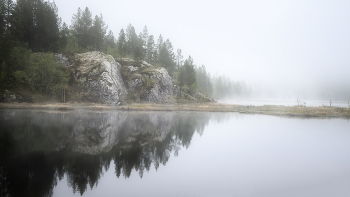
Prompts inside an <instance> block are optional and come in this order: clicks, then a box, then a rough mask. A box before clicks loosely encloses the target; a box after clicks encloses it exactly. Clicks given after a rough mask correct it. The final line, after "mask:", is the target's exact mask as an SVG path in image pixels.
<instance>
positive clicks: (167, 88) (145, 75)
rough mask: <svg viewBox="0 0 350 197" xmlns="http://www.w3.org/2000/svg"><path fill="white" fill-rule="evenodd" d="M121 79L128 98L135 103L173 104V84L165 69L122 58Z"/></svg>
mask: <svg viewBox="0 0 350 197" xmlns="http://www.w3.org/2000/svg"><path fill="white" fill-rule="evenodd" d="M118 61H120V63H121V64H122V77H123V79H124V82H125V84H126V85H127V89H128V93H129V94H130V96H129V98H131V100H132V101H136V102H151V103H174V102H176V101H175V97H174V84H173V80H172V78H171V77H170V76H169V74H168V72H167V70H166V69H165V68H162V67H161V68H156V67H154V66H152V65H150V64H148V63H147V62H145V61H140V62H137V61H134V60H132V59H128V58H123V59H121V60H118Z"/></svg>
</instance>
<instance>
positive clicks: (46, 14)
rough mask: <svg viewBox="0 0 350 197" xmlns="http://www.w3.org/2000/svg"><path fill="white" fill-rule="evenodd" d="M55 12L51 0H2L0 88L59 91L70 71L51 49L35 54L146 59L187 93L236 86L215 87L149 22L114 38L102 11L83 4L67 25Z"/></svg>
mask: <svg viewBox="0 0 350 197" xmlns="http://www.w3.org/2000/svg"><path fill="white" fill-rule="evenodd" d="M57 13H58V8H57V6H56V5H55V3H54V2H50V1H44V0H17V1H15V2H14V1H12V0H0V35H1V37H0V90H1V91H3V90H4V89H11V90H21V89H26V88H29V89H30V90H31V91H34V92H36V93H39V94H44V95H48V96H51V97H57V96H59V94H60V93H59V91H58V90H59V89H61V88H59V87H64V86H67V83H68V80H67V77H68V76H67V74H66V73H65V72H64V69H63V67H62V66H61V65H58V64H55V63H54V62H55V60H54V58H53V55H42V54H41V55H38V54H40V53H63V54H67V55H69V54H74V53H81V52H88V51H102V52H104V53H107V54H110V55H112V56H113V57H114V58H132V59H135V60H137V61H142V60H144V61H146V62H148V63H150V64H152V65H155V66H156V67H164V68H166V70H167V71H168V73H169V75H170V76H172V78H173V80H174V83H175V84H176V85H178V86H180V88H181V89H182V90H183V91H185V92H186V93H189V94H191V95H194V94H195V93H196V92H202V93H204V94H205V95H208V96H214V97H216V98H220V97H221V96H222V95H221V94H218V92H221V91H223V92H234V90H233V89H232V88H233V86H232V87H230V86H225V87H226V88H231V89H232V90H228V89H220V90H219V89H217V88H218V87H220V88H222V86H217V85H215V84H214V83H213V81H212V80H213V79H212V78H211V76H210V74H209V73H207V71H206V69H205V67H204V66H200V67H197V66H196V65H195V64H194V62H193V59H192V58H191V57H190V56H189V57H188V58H187V59H186V60H183V56H182V51H181V49H177V51H176V52H177V53H176V54H175V53H174V49H173V46H172V43H171V42H170V40H169V39H164V38H163V36H162V35H160V36H159V37H158V39H157V38H156V37H155V36H153V35H150V34H149V33H148V29H147V26H145V27H144V29H143V31H142V32H140V33H139V34H137V33H136V30H135V28H134V27H133V26H132V25H131V24H129V25H128V26H127V28H126V29H125V30H124V29H121V30H120V32H119V35H118V37H117V38H116V37H114V34H113V32H112V31H108V29H107V28H108V26H107V25H106V24H105V22H104V20H103V16H102V14H100V15H96V16H94V17H93V14H92V13H91V11H90V10H89V8H87V7H86V8H85V9H81V8H78V10H77V12H76V13H75V14H73V16H72V20H71V25H70V26H69V27H68V25H67V24H66V23H65V22H62V21H61V18H59V16H58V14H57ZM155 39H157V40H155ZM33 53H35V54H36V55H34V54H33ZM58 84H59V85H58ZM236 92H237V91H236ZM61 93H62V92H61ZM213 94H214V95H213ZM225 96H227V95H225Z"/></svg>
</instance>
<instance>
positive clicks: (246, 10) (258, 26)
mask: <svg viewBox="0 0 350 197" xmlns="http://www.w3.org/2000/svg"><path fill="white" fill-rule="evenodd" d="M55 2H56V4H57V6H58V9H59V15H60V17H62V20H63V21H64V22H66V23H68V24H70V22H71V18H72V15H73V14H74V13H76V11H77V9H78V7H81V8H82V9H84V8H85V7H86V6H87V7H88V8H89V9H90V10H91V12H92V13H93V15H99V14H100V13H102V15H103V17H104V20H105V22H106V24H108V27H109V30H112V31H113V32H114V35H115V36H116V37H117V36H118V34H119V31H120V29H121V28H124V29H125V28H126V27H127V25H128V24H129V23H131V24H132V25H133V26H134V27H135V29H136V32H137V34H138V33H139V32H140V31H142V29H143V27H144V26H145V25H147V27H148V31H149V33H150V34H152V35H154V36H155V38H156V39H158V37H159V34H162V36H163V38H165V39H167V38H169V39H170V41H171V42H172V44H173V46H174V50H175V51H176V49H178V48H180V49H182V51H183V54H184V55H185V56H186V57H187V56H188V55H191V56H192V57H193V59H194V62H195V63H196V64H197V65H205V66H206V68H207V70H208V71H210V72H211V73H212V74H215V73H218V74H226V75H228V76H230V77H232V78H233V79H235V80H245V81H246V82H247V83H248V84H252V85H253V86H257V84H259V85H260V86H269V85H275V86H280V87H283V88H290V87H295V88H304V89H306V91H307V89H312V88H315V87H316V86H322V85H323V84H329V83H333V84H336V85H339V86H340V84H343V85H344V84H346V85H347V90H349V87H350V79H349V76H350V11H349V10H350V1H348V0H343V1H340V0H329V1H325V0H314V1H311V0H309V1H307V0H301V1H298V0H292V1H287V0H283V1H282V0H276V1H258V0H257V1H242V0H239V1H233V0H231V1H228V0H227V1H223V0H216V1H205V0H202V1H190V0H186V1H185V0H177V1H164V0H163V1H161V0H146V1H145V0H143V1H142V0H119V1H112V0H98V1H93V0H74V1H69V0H55Z"/></svg>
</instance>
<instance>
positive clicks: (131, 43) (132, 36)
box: [126, 24, 137, 56]
mask: <svg viewBox="0 0 350 197" xmlns="http://www.w3.org/2000/svg"><path fill="white" fill-rule="evenodd" d="M136 45H137V35H136V32H135V28H134V27H133V26H132V25H131V24H129V25H128V27H127V29H126V49H127V50H126V52H127V54H128V55H130V56H134V51H135V48H136Z"/></svg>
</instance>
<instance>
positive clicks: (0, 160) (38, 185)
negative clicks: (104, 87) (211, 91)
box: [0, 110, 232, 196]
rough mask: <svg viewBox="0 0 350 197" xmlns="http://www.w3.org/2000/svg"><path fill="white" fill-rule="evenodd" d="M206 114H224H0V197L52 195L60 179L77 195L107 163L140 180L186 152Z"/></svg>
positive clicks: (220, 117) (94, 183)
mask: <svg viewBox="0 0 350 197" xmlns="http://www.w3.org/2000/svg"><path fill="white" fill-rule="evenodd" d="M231 115H232V114H231ZM212 116H214V119H215V120H216V121H222V120H225V119H226V117H225V116H227V114H220V113H216V114H215V113H214V114H210V113H192V112H191V113H186V112H181V113H176V112H157V113H149V112H133V113H129V112H103V113H97V112H89V111H74V112H68V113H59V112H57V113H55V112H43V111H26V110H17V111H0V154H1V157H0V192H1V194H0V195H1V196H52V195H53V188H54V187H55V186H56V185H57V182H58V181H59V180H61V179H62V178H63V177H64V175H66V176H67V180H68V186H69V187H71V188H72V190H73V191H74V192H79V193H80V194H81V195H83V193H84V192H85V191H86V190H87V189H88V188H89V187H90V188H91V189H92V188H93V187H94V186H97V184H98V181H99V179H100V178H101V176H102V173H103V170H104V171H107V170H108V169H109V167H110V163H111V161H113V162H114V163H115V174H116V176H117V177H120V176H123V177H125V178H128V177H129V176H130V174H131V172H132V171H133V170H135V171H137V172H138V173H139V175H140V177H141V178H142V176H143V174H144V172H145V171H149V170H150V168H151V165H153V166H155V168H156V169H157V168H158V167H159V165H160V164H163V165H166V163H167V162H168V160H169V157H170V155H171V154H174V155H175V156H177V155H178V151H179V150H180V149H181V147H184V148H188V147H189V146H190V144H191V139H192V136H193V135H194V133H195V132H197V133H199V134H200V135H202V134H203V131H204V127H205V126H206V125H207V124H208V122H209V120H210V119H211V118H213V117H212ZM212 120H213V119H212ZM19 188H20V189H19Z"/></svg>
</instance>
